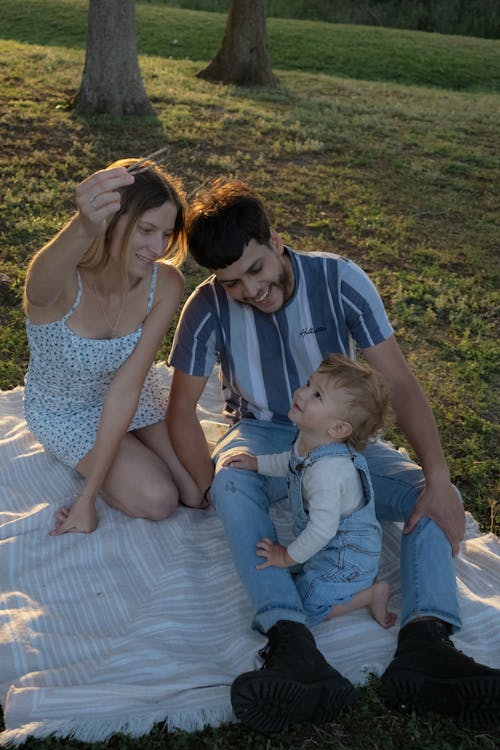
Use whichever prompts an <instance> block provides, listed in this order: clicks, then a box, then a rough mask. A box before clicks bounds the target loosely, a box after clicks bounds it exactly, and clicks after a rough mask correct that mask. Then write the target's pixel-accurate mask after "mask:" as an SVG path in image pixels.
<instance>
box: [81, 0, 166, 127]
mask: <svg viewBox="0 0 500 750" xmlns="http://www.w3.org/2000/svg"><path fill="white" fill-rule="evenodd" d="M74 107H75V109H76V110H77V111H79V112H84V113H86V114H108V115H113V116H115V117H121V116H122V115H152V114H154V111H153V108H152V106H151V104H150V102H149V99H148V96H147V94H146V91H145V89H144V86H143V83H142V78H141V73H140V70H139V62H138V59H137V45H136V30H135V0H90V3H89V13H88V26H87V49H86V53H85V66H84V69H83V76H82V81H81V84H80V89H79V91H78V93H77V94H76V97H75V101H74Z"/></svg>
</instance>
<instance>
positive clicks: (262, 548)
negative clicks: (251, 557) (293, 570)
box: [256, 536, 296, 570]
mask: <svg viewBox="0 0 500 750" xmlns="http://www.w3.org/2000/svg"><path fill="white" fill-rule="evenodd" d="M256 554H257V557H265V558H266V562H263V563H261V564H260V565H257V570H262V569H263V568H269V567H271V565H274V567H275V568H289V567H290V566H291V565H295V562H296V561H295V560H294V559H293V558H291V557H290V555H289V554H288V552H287V549H286V547H283V545H282V544H278V542H272V541H271V540H270V539H268V538H267V537H265V536H264V537H262V539H261V540H260V542H257V551H256Z"/></svg>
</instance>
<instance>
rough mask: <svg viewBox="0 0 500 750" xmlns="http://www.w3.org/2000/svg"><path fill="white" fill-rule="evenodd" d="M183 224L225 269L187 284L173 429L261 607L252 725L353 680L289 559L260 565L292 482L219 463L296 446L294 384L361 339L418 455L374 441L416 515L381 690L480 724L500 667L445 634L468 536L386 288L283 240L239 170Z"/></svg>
mask: <svg viewBox="0 0 500 750" xmlns="http://www.w3.org/2000/svg"><path fill="white" fill-rule="evenodd" d="M187 237H188V244H189V249H190V252H191V254H192V256H193V257H194V258H195V260H196V261H197V262H198V263H199V264H200V265H202V266H204V267H206V268H208V269H210V270H211V271H212V272H213V276H211V277H210V278H208V279H207V280H206V281H205V282H203V283H202V284H201V285H200V286H199V287H198V288H197V289H196V290H195V292H194V293H193V294H192V295H191V297H190V299H189V300H188V302H187V304H186V306H185V308H184V311H183V313H182V316H181V319H180V321H179V325H178V329H177V331H176V337H175V341H174V345H173V349H172V354H171V364H172V365H173V367H174V376H173V382H172V388H171V393H170V401H169V408H168V415H167V419H168V427H169V431H170V436H171V440H172V443H173V445H174V448H175V450H176V451H177V454H178V456H179V457H180V459H181V461H182V462H183V463H184V465H185V466H186V468H187V469H188V470H189V472H190V473H191V475H192V477H193V478H194V480H195V481H196V483H197V485H198V487H199V488H200V492H201V493H203V496H204V498H205V500H209V499H211V500H212V501H213V503H214V505H215V507H216V510H217V512H218V514H219V516H220V518H221V519H222V522H223V525H224V529H225V532H226V536H227V539H228V543H229V546H230V549H231V552H232V555H233V558H234V562H235V565H236V568H237V571H238V573H239V575H240V577H241V580H242V582H243V584H244V586H245V588H246V591H247V593H248V595H249V596H250V598H251V600H252V602H253V604H254V607H255V611H256V614H255V621H254V627H255V628H257V629H258V630H259V631H261V632H262V633H265V634H266V635H267V636H268V645H267V647H266V649H264V654H263V655H264V656H265V661H264V665H263V667H262V668H261V669H260V670H256V671H253V672H248V673H246V674H243V675H240V676H239V677H238V678H237V679H236V680H235V682H234V683H233V686H232V689H231V700H232V704H233V708H234V711H235V713H236V716H237V717H238V718H239V719H240V720H241V721H242V722H243V723H246V724H247V725H249V726H251V727H253V728H256V729H261V730H280V729H283V728H285V727H286V726H287V725H288V724H289V723H292V722H297V721H312V722H315V723H320V722H323V721H329V720H331V719H333V718H334V717H335V716H336V715H337V713H338V711H339V710H340V709H341V708H342V707H343V706H344V705H346V704H348V703H350V702H352V700H353V699H354V688H353V686H352V685H351V683H350V682H349V681H348V680H346V679H345V678H344V677H343V676H342V675H340V674H339V673H338V672H337V671H336V670H335V669H334V668H333V667H332V666H330V665H329V664H328V663H327V662H326V660H325V659H324V657H323V656H322V654H321V653H320V652H319V650H318V649H317V648H316V645H315V642H314V638H313V636H312V634H311V632H310V631H309V629H308V628H307V618H306V615H305V613H304V608H303V604H302V601H301V599H300V597H299V595H298V592H297V589H296V588H295V585H294V582H293V577H292V575H291V574H290V572H289V571H288V570H287V569H281V568H276V567H272V566H271V567H268V568H265V569H257V565H258V564H259V562H260V558H259V557H257V556H256V544H257V542H258V541H259V540H260V539H261V538H262V537H268V538H269V539H271V540H273V541H277V539H276V531H275V529H274V526H273V524H272V522H271V520H270V517H269V508H270V505H271V504H272V503H273V502H275V501H277V500H279V499H281V498H283V497H285V496H286V491H287V490H286V484H285V483H284V480H282V479H280V478H268V477H263V476H260V475H258V474H256V473H254V472H248V471H241V470H238V469H231V468H230V466H227V467H224V466H222V464H223V462H224V460H225V459H227V457H228V455H229V454H230V453H231V452H232V453H235V452H241V451H242V450H244V451H247V452H249V453H251V454H253V455H258V454H263V453H270V452H275V453H277V452H281V451H284V450H287V449H288V448H289V447H290V445H291V443H292V440H293V438H294V435H295V431H296V430H295V428H294V426H293V425H292V424H291V423H290V421H289V420H288V418H287V412H288V410H289V407H290V402H291V394H292V393H293V392H294V390H295V389H296V388H298V387H299V386H300V385H302V384H303V383H304V382H305V381H306V380H307V379H308V377H309V376H310V374H311V373H312V372H313V371H314V370H315V369H316V368H317V367H318V365H319V363H320V362H321V360H322V359H323V358H324V357H325V356H326V355H327V354H329V353H331V352H337V353H343V354H351V355H352V354H353V352H352V347H351V343H352V341H354V342H355V344H356V345H357V346H358V348H359V349H360V350H361V352H362V354H363V356H364V358H365V359H366V360H367V362H368V363H369V364H370V365H371V366H372V367H374V368H375V369H377V370H379V371H380V372H381V373H382V375H384V376H385V378H386V380H387V382H388V383H389V387H390V389H391V400H392V405H393V408H394V410H395V413H396V417H397V421H398V424H399V427H400V428H401V429H402V430H403V432H404V433H405V434H406V436H407V437H408V439H409V441H410V443H411V445H412V447H413V449H414V451H415V453H416V455H417V456H418V459H419V461H420V463H421V466H422V469H420V467H419V466H417V465H416V464H415V463H413V462H411V461H410V460H409V459H408V458H405V457H404V456H402V455H401V454H400V453H398V452H397V451H395V450H394V449H393V448H391V447H390V446H388V445H386V444H384V443H382V442H377V443H374V444H371V445H370V446H369V447H368V449H367V450H365V451H364V456H365V458H366V460H367V462H368V466H369V469H370V473H371V477H372V482H373V487H374V492H375V503H376V508H377V516H378V518H379V520H393V521H401V520H403V521H404V522H405V528H404V534H403V538H402V546H401V576H402V588H403V601H402V612H401V631H400V634H399V640H398V648H397V651H396V654H395V657H394V659H393V661H392V662H391V664H390V665H389V667H388V668H387V670H386V671H385V673H384V675H383V676H382V681H381V684H382V688H381V690H382V697H383V699H384V700H385V702H386V703H387V704H388V705H389V706H392V707H399V706H401V705H405V706H406V707H408V708H414V709H415V710H417V711H422V712H424V711H428V710H434V711H438V712H441V713H443V714H445V715H450V716H454V717H455V718H456V719H458V720H462V721H465V722H467V723H470V724H473V725H476V726H479V725H490V724H494V723H497V722H498V721H499V718H498V717H499V716H500V711H499V709H500V670H494V669H490V668H489V667H486V666H482V665H479V664H476V663H475V662H474V661H473V660H472V659H470V658H469V657H467V656H465V655H463V654H462V653H460V652H458V651H457V650H456V649H455V648H454V646H453V644H452V642H451V641H450V640H449V638H448V635H449V634H450V633H451V632H453V630H456V629H458V628H459V627H460V616H459V612H458V601H457V593H456V582H455V574H454V566H453V559H452V557H453V555H454V554H456V553H457V552H458V549H459V543H460V540H461V539H462V538H463V533H464V512H463V508H462V506H461V503H460V499H459V495H458V493H457V491H456V490H455V488H454V487H453V486H452V484H451V483H450V476H449V470H448V466H447V464H446V460H445V458H444V455H443V451H442V448H441V443H440V439H439V435H438V432H437V429H436V426H435V422H434V418H433V416H432V412H431V409H430V406H429V404H428V402H427V400H426V398H425V396H424V394H423V391H422V389H421V388H420V386H419V384H418V382H417V380H416V378H415V377H414V376H413V374H412V373H411V371H410V369H409V367H408V365H407V363H406V361H405V359H404V357H403V355H402V353H401V350H400V348H399V346H398V344H397V342H396V339H395V337H394V335H393V331H392V328H391V325H390V323H389V321H388V319H387V315H386V313H385V310H384V307H383V304H382V301H381V299H380V297H379V295H378V293H377V291H376V289H375V287H374V286H373V284H372V283H371V281H370V280H369V279H368V277H367V276H366V274H364V272H363V271H362V270H361V269H360V268H359V267H358V266H356V265H355V264H354V263H352V262H350V261H348V260H346V259H344V258H341V257H338V256H335V255H331V254H327V253H307V254H300V253H297V252H295V251H293V250H291V249H290V248H286V247H283V246H282V244H281V243H280V241H279V238H278V237H277V236H276V235H275V234H274V233H273V232H272V231H271V229H270V226H269V222H268V219H267V217H266V214H265V211H264V208H263V206H262V204H261V203H260V201H259V200H258V198H257V197H256V196H255V195H254V194H253V193H252V191H251V190H250V188H248V186H246V185H245V184H243V183H238V182H233V181H224V180H222V179H221V180H216V181H215V182H214V183H212V184H211V185H210V186H209V187H208V188H207V189H206V190H205V191H204V192H203V193H202V194H201V195H199V196H198V197H197V199H196V200H195V202H194V203H193V206H192V208H191V210H190V212H189V214H188V217H187ZM216 362H219V363H220V366H221V372H222V378H223V382H222V389H223V390H222V392H223V396H224V400H225V414H226V416H229V417H231V418H232V419H233V420H234V421H235V426H234V427H233V428H232V429H231V430H230V431H229V433H228V434H227V435H226V436H225V437H224V438H223V439H222V441H221V442H220V443H219V444H218V446H217V449H216V453H215V455H214V460H215V461H216V469H215V475H214V471H213V462H212V460H211V458H210V455H209V452H208V448H207V444H206V441H205V438H204V436H203V432H202V430H201V427H200V425H199V422H198V420H197V417H196V405H197V402H198V399H199V397H200V395H201V394H202V392H203V389H204V387H205V384H206V382H207V379H208V377H209V375H210V374H211V372H212V368H213V366H214V364H215V363H216Z"/></svg>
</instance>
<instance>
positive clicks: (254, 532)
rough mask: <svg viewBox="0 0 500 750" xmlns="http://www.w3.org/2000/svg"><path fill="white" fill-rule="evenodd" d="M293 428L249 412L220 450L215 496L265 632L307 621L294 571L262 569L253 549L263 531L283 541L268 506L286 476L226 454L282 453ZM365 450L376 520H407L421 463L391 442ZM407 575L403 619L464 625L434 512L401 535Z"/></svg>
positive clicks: (282, 493)
mask: <svg viewBox="0 0 500 750" xmlns="http://www.w3.org/2000/svg"><path fill="white" fill-rule="evenodd" d="M295 434H296V428H295V427H294V426H293V425H277V424H272V423H270V422H263V421H260V420H257V419H243V420H241V421H240V422H238V423H237V424H236V425H235V426H234V427H233V428H232V429H231V430H230V431H229V432H228V433H227V434H226V435H225V436H224V437H223V439H222V440H221V441H220V442H219V443H218V445H217V448H216V452H215V454H214V459H215V461H216V473H215V477H214V481H213V484H212V499H213V501H214V505H215V507H216V510H217V513H218V515H219V517H220V518H221V520H222V523H223V525H224V529H225V533H226V537H227V540H228V544H229V547H230V549H231V552H232V555H233V560H234V563H235V566H236V570H237V572H238V574H239V576H240V578H241V580H242V582H243V585H244V586H245V589H246V591H247V593H248V595H249V597H250V599H251V601H252V603H253V605H254V608H255V621H254V627H255V628H257V629H258V630H260V631H261V632H263V633H266V632H267V631H268V630H269V629H270V628H271V627H272V626H273V625H274V624H275V623H276V622H277V621H278V620H293V621H295V622H301V623H306V622H307V617H306V614H305V612H304V608H303V605H302V601H301V599H300V596H299V594H298V591H297V589H296V587H295V584H294V582H293V578H292V576H291V574H290V572H289V571H288V570H287V569H282V568H275V567H269V568H264V569H263V570H257V569H256V566H257V565H258V564H259V563H261V562H262V558H259V557H257V555H256V554H255V551H256V544H257V542H258V541H259V539H260V538H261V537H263V536H267V537H269V538H270V539H272V540H274V541H277V536H276V530H275V528H274V524H273V523H272V521H271V519H270V517H269V509H270V506H271V505H272V503H275V502H277V501H279V500H282V499H283V498H284V497H286V495H287V483H286V478H281V477H279V478H277V477H264V476H261V475H260V474H257V473H256V472H253V471H245V470H242V469H231V468H222V467H221V460H222V459H223V458H224V457H226V456H227V455H228V453H236V452H239V451H247V452H249V453H252V454H254V455H258V454H263V453H281V452H282V451H285V450H289V449H290V446H291V444H292V441H293V439H294V437H295ZM363 455H364V457H365V458H366V461H367V463H368V468H369V469H370V474H371V479H372V484H373V490H374V494H375V507H376V512H377V518H378V520H379V521H406V519H407V518H408V516H409V515H410V513H411V511H412V509H413V507H414V505H415V503H416V501H417V499H418V497H419V495H420V493H421V491H422V489H423V488H424V486H425V481H424V477H423V473H422V470H421V469H420V467H419V466H417V464H415V463H414V462H413V461H411V460H410V459H409V458H408V457H406V456H404V455H402V454H401V453H399V452H398V451H396V450H395V449H394V448H392V447H391V446H390V445H388V444H387V443H382V442H377V443H374V444H371V445H369V446H368V448H367V449H366V450H365V451H364V452H363ZM401 582H402V593H403V598H402V607H401V627H404V625H406V624H407V623H408V622H410V621H411V620H413V619H415V618H416V617H423V616H432V617H439V618H440V619H442V620H445V621H446V622H449V623H450V624H451V625H452V627H453V628H454V629H457V628H460V626H461V622H460V616H459V611H458V599H457V590H456V580H455V568H454V563H453V557H452V554H451V546H450V544H449V542H448V540H447V539H446V537H445V535H444V533H443V532H442V531H441V529H440V528H439V526H437V524H435V523H434V522H433V521H431V520H430V519H428V518H423V519H422V520H421V521H420V522H419V523H418V525H417V527H416V528H415V529H414V531H412V532H411V534H403V536H402V541H401Z"/></svg>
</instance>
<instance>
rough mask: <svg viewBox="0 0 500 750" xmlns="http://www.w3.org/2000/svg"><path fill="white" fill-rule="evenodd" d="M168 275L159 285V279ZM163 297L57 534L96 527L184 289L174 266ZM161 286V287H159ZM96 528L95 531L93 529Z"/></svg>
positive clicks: (114, 385)
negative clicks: (102, 492) (102, 494)
mask: <svg viewBox="0 0 500 750" xmlns="http://www.w3.org/2000/svg"><path fill="white" fill-rule="evenodd" d="M165 274H166V275H167V278H163V279H162V281H161V282H160V276H164V275H165ZM158 282H160V283H161V286H162V291H161V298H160V300H159V301H158V302H156V303H155V305H154V307H153V309H152V310H151V312H150V313H149V315H148V316H147V317H146V319H145V321H144V324H143V329H142V333H141V337H140V339H139V341H138V342H137V345H136V346H135V348H134V350H133V351H132V353H131V354H130V356H129V357H128V358H127V359H126V360H125V362H124V363H123V364H122V365H121V367H120V368H119V369H118V370H117V371H116V374H115V376H114V377H113V380H112V382H111V384H110V386H109V388H108V392H107V394H106V398H105V399H104V405H103V409H102V413H101V417H100V420H99V427H98V430H97V435H96V440H95V443H94V449H93V453H94V455H95V460H94V462H93V466H92V470H91V472H90V473H89V474H88V476H87V478H86V480H85V484H84V486H83V489H82V491H81V493H80V496H79V497H78V498H77V500H76V502H75V503H74V505H73V506H72V507H71V510H70V512H69V514H68V515H67V517H66V518H65V519H64V520H63V522H62V523H58V524H57V526H56V529H54V532H53V533H54V534H63V533H65V532H67V531H82V532H89V531H93V530H94V529H95V528H96V526H97V516H96V514H95V500H96V497H97V493H98V492H99V489H100V487H101V486H102V484H103V482H104V480H105V478H106V475H107V473H108V471H109V469H110V467H111V464H112V463H113V460H114V458H115V456H116V453H117V451H118V448H119V446H120V442H121V440H122V438H123V436H124V435H125V434H126V432H127V430H128V427H129V425H130V422H131V421H132V418H133V416H134V414H135V411H136V409H137V404H138V402H139V398H140V395H141V390H142V386H143V384H144V380H145V378H146V375H147V373H148V370H149V368H150V367H151V364H152V363H153V361H154V358H155V356H156V353H157V351H158V349H159V348H160V345H161V342H162V340H163V337H164V336H165V333H166V332H167V330H168V327H169V325H170V322H171V320H172V318H173V316H174V314H175V312H176V311H177V309H178V306H179V304H180V301H181V297H182V292H183V289H184V281H183V278H182V275H181V273H180V272H179V271H177V270H176V269H175V268H173V267H172V266H160V267H159V269H158ZM158 282H157V286H159V285H160V284H158ZM92 527H93V528H92Z"/></svg>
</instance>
